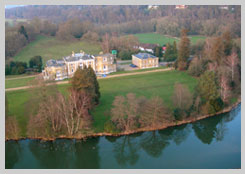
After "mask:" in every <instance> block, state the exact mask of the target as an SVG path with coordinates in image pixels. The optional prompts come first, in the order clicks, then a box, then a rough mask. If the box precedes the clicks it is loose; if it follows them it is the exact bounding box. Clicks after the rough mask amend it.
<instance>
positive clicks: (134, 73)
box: [5, 68, 173, 92]
mask: <svg viewBox="0 0 245 174" xmlns="http://www.w3.org/2000/svg"><path fill="white" fill-rule="evenodd" d="M170 70H173V68H166V69H156V70H152V71H143V72H133V73H123V74H115V75H109V76H106V77H98V79H109V78H114V77H123V76H132V75H137V74H148V73H153V72H162V71H170ZM29 77H30V76H29ZM21 78H27V77H21ZM18 79H19V78H18ZM67 83H69V81H59V82H54V83H49V84H48V85H52V84H57V85H60V84H67ZM28 88H31V86H21V87H17V88H8V89H5V91H6V92H8V91H16V90H21V89H28Z"/></svg>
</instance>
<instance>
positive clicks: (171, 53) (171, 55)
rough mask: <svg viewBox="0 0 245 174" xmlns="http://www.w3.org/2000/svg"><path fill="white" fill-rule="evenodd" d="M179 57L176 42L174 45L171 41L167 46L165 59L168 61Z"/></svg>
mask: <svg viewBox="0 0 245 174" xmlns="http://www.w3.org/2000/svg"><path fill="white" fill-rule="evenodd" d="M177 57H178V52H177V47H176V42H175V41H174V43H173V45H171V44H170V43H168V44H167V46H166V51H165V54H164V60H165V61H167V62H171V61H175V60H176V59H177Z"/></svg>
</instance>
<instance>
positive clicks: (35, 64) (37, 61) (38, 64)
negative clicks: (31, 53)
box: [29, 56, 43, 72]
mask: <svg viewBox="0 0 245 174" xmlns="http://www.w3.org/2000/svg"><path fill="white" fill-rule="evenodd" d="M29 66H30V68H35V69H37V70H38V72H41V71H42V66H43V62H42V57H41V56H35V57H32V58H31V59H30V61H29Z"/></svg>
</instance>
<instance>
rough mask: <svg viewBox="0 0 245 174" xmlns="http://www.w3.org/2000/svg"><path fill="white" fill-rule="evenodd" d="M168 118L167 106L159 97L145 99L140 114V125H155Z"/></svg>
mask: <svg viewBox="0 0 245 174" xmlns="http://www.w3.org/2000/svg"><path fill="white" fill-rule="evenodd" d="M168 120H169V114H168V111H167V108H166V107H165V106H164V104H163V101H162V99H161V98H160V97H153V98H151V99H150V100H148V101H146V102H145V104H144V106H143V108H142V113H141V115H140V123H141V126H142V127H144V126H149V127H157V126H159V125H161V124H163V123H164V122H166V121H168Z"/></svg>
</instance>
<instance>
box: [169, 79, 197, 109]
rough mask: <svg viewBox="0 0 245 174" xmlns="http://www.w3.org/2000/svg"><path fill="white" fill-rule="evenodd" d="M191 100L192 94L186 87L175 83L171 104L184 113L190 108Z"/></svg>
mask: <svg viewBox="0 0 245 174" xmlns="http://www.w3.org/2000/svg"><path fill="white" fill-rule="evenodd" d="M192 100H193V97H192V94H191V93H190V91H189V89H188V88H187V86H185V85H182V84H181V83H176V84H175V85H174V95H173V103H174V106H175V107H176V108H179V109H181V110H183V111H186V110H188V109H189V108H190V107H191V105H192Z"/></svg>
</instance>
